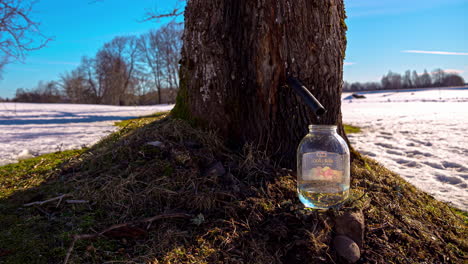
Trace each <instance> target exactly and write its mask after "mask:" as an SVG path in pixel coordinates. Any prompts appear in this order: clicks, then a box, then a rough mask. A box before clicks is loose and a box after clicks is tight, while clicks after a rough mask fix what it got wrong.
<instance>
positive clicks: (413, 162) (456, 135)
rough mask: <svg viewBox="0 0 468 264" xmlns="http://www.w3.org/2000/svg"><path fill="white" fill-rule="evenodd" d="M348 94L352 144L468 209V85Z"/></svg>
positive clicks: (346, 111)
mask: <svg viewBox="0 0 468 264" xmlns="http://www.w3.org/2000/svg"><path fill="white" fill-rule="evenodd" d="M361 94H364V95H365V96H366V99H349V98H350V95H351V94H349V93H347V94H343V97H342V98H343V100H342V112H343V121H344V122H345V123H348V124H352V125H356V126H359V127H361V128H363V132H362V133H358V134H351V135H348V137H349V139H350V141H351V144H352V145H353V146H354V147H355V148H357V149H358V150H359V151H360V152H361V153H363V154H366V155H368V156H370V157H372V158H374V159H376V160H377V161H378V162H380V163H382V164H383V165H385V166H386V167H387V168H389V169H391V170H393V171H395V172H397V173H399V174H400V175H402V176H403V178H405V179H406V180H408V181H409V182H411V183H412V184H414V185H415V186H416V187H418V188H419V189H421V190H424V191H426V192H428V193H430V194H432V195H434V197H436V198H437V199H439V200H441V201H445V202H450V203H452V204H453V205H454V206H456V207H458V208H460V209H462V210H468V188H467V187H468V89H466V88H465V89H440V90H439V89H430V90H419V91H409V92H395V91H389V92H381V93H361Z"/></svg>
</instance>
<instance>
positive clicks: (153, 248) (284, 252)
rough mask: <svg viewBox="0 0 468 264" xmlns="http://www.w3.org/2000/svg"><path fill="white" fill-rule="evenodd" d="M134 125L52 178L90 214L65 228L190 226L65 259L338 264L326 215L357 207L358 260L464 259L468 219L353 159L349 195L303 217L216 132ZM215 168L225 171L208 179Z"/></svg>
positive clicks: (111, 242) (283, 183) (279, 178)
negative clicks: (361, 239)
mask: <svg viewBox="0 0 468 264" xmlns="http://www.w3.org/2000/svg"><path fill="white" fill-rule="evenodd" d="M152 120H153V119H152ZM135 122H140V123H138V125H136V124H137V123H128V124H127V125H126V127H125V128H123V129H122V130H121V131H120V132H118V133H116V134H114V135H112V136H110V137H109V138H108V139H106V140H105V141H103V142H101V143H100V144H98V145H96V146H95V147H93V148H92V149H90V150H89V151H88V152H87V153H85V154H83V155H81V156H80V157H79V158H78V159H75V160H74V163H73V164H72V165H71V166H67V167H66V169H65V170H63V171H62V172H61V173H60V177H59V178H61V179H64V181H63V183H64V184H65V185H66V186H69V187H70V190H72V191H70V192H71V193H72V194H73V196H74V197H75V198H76V199H85V200H89V201H91V203H90V205H89V208H87V209H86V210H87V211H86V212H85V213H84V212H82V211H78V209H77V208H75V209H73V210H72V209H70V208H68V209H67V210H69V211H70V210H71V213H73V214H74V215H75V216H74V217H72V219H73V221H75V222H77V225H80V223H82V222H83V221H84V220H83V219H85V218H83V215H85V216H89V214H92V221H90V222H89V223H88V224H86V225H81V228H79V229H77V228H72V229H71V230H70V231H68V233H70V234H80V233H91V234H92V233H95V232H98V231H99V230H104V229H106V228H107V227H109V226H111V225H114V224H119V223H127V222H135V221H138V220H141V219H144V218H146V217H150V216H154V215H161V214H165V213H174V212H178V213H186V214H190V215H191V219H176V218H175V219H166V220H157V221H154V222H152V223H151V225H140V226H135V228H139V229H138V230H140V229H143V230H144V231H145V232H146V233H145V236H143V237H141V236H132V235H129V234H120V235H121V237H118V238H117V237H115V236H114V237H105V236H104V237H101V238H99V239H97V240H83V241H78V242H77V245H76V247H75V250H74V252H73V254H72V255H71V259H70V263H103V262H106V261H117V260H118V261H120V263H269V264H270V263H336V262H337V260H336V257H335V255H334V252H333V250H332V249H331V248H330V246H329V245H330V244H331V239H332V238H333V236H334V233H333V226H334V218H335V217H336V216H337V215H340V214H341V213H342V212H343V211H345V210H356V209H357V210H363V212H364V215H365V218H366V223H367V225H366V232H365V246H364V252H363V254H362V258H361V260H360V263H423V262H426V263H462V262H463V261H464V260H466V252H467V242H466V231H467V229H466V223H464V222H463V219H466V217H465V218H463V216H460V215H459V214H458V212H456V211H454V209H452V208H450V207H448V206H447V205H445V204H443V203H441V202H438V201H436V200H434V199H433V198H432V197H430V196H429V195H427V194H425V193H423V192H421V191H419V190H417V189H416V188H414V187H413V186H412V185H410V184H409V183H407V182H405V181H404V180H402V179H401V178H400V177H399V176H398V175H396V174H394V173H392V172H390V171H388V170H387V169H385V168H383V167H381V166H380V165H379V164H377V163H376V162H375V161H372V160H370V159H367V158H363V157H361V156H360V155H359V154H358V153H355V152H354V153H353V156H354V159H353V163H352V172H351V173H352V188H353V191H352V196H351V197H352V198H351V199H350V200H349V201H348V202H347V203H346V204H345V205H344V207H342V208H341V209H340V210H337V209H335V210H329V211H325V212H318V211H308V210H305V209H303V207H302V205H301V204H300V202H299V201H298V199H297V197H296V181H295V177H294V175H293V171H291V170H287V169H282V168H279V167H278V166H276V165H275V164H274V163H272V161H271V160H270V159H269V157H268V156H267V155H266V154H265V153H264V152H261V151H258V150H256V148H255V147H254V146H252V145H246V146H244V148H243V150H242V151H241V152H233V151H230V150H229V149H227V148H226V147H225V146H224V145H223V142H222V141H221V140H220V139H219V138H218V137H217V136H216V133H214V132H207V131H202V130H199V129H195V128H193V127H191V126H190V125H189V124H187V123H186V122H184V121H181V120H178V119H173V118H171V117H162V118H159V119H158V120H156V121H154V122H151V123H148V122H146V123H145V122H142V121H141V120H140V121H138V120H136V121H135ZM150 141H161V142H163V143H164V147H163V148H158V147H154V146H150V145H147V144H146V143H147V142H150ZM77 160H79V161H77ZM216 162H220V163H221V164H222V165H223V167H224V168H225V170H226V173H224V174H217V173H214V174H209V173H207V169H208V168H210V166H211V165H212V164H214V163H216ZM61 210H65V209H61ZM69 211H67V212H69ZM86 219H87V218H86ZM57 228H58V230H62V229H63V230H65V229H67V227H66V226H65V224H64V226H63V227H60V226H59V227H57ZM69 229H70V228H68V230H69ZM43 235H44V236H47V235H46V234H43ZM49 236H53V234H50V235H49ZM69 242H70V241H69V240H66V241H65V243H63V241H62V247H64V248H66V247H67V246H68V244H69ZM56 243H57V242H56ZM0 260H1V258H0Z"/></svg>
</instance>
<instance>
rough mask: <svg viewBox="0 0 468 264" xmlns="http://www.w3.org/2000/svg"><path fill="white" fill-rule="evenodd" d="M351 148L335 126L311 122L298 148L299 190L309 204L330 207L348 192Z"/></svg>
mask: <svg viewBox="0 0 468 264" xmlns="http://www.w3.org/2000/svg"><path fill="white" fill-rule="evenodd" d="M349 162H350V156H349V148H348V145H347V144H346V141H345V140H344V139H343V138H342V137H341V136H340V135H338V133H337V132H336V126H331V125H310V126H309V134H307V135H306V136H305V137H304V138H303V139H302V141H301V143H300V144H299V147H298V149H297V192H298V196H299V199H300V200H301V202H302V203H303V204H304V205H305V206H306V207H309V208H317V209H327V208H331V207H334V206H337V205H339V204H341V203H343V202H344V201H345V200H346V199H347V198H348V195H349V181H350V176H349V169H350V164H349Z"/></svg>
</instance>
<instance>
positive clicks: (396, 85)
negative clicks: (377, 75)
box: [343, 69, 465, 92]
mask: <svg viewBox="0 0 468 264" xmlns="http://www.w3.org/2000/svg"><path fill="white" fill-rule="evenodd" d="M463 85H465V80H464V79H463V77H461V76H460V75H458V74H456V73H450V72H445V71H444V70H442V69H435V70H434V71H432V72H431V73H428V72H427V70H424V73H423V74H418V73H417V72H416V71H411V70H407V71H406V72H405V73H404V74H403V75H401V74H399V73H394V72H392V71H389V72H388V73H387V74H386V75H384V76H383V77H382V79H381V81H380V82H366V83H360V82H354V83H349V82H344V83H343V91H349V92H355V91H369V90H398V89H410V88H428V87H450V86H463Z"/></svg>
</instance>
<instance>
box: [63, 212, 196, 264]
mask: <svg viewBox="0 0 468 264" xmlns="http://www.w3.org/2000/svg"><path fill="white" fill-rule="evenodd" d="M191 217H192V215H190V214H186V213H167V214H160V215H156V216H153V217H149V218H145V219H142V220H137V221H133V222H128V223H122V224H115V225H112V226H110V227H108V228H106V229H104V230H102V231H101V232H99V233H95V234H81V235H74V236H73V240H72V243H71V244H70V247H69V248H68V250H67V255H66V256H65V260H64V262H63V264H67V263H68V260H69V259H70V256H71V253H72V252H73V248H74V247H75V243H76V241H78V240H80V239H96V238H98V237H100V236H104V235H105V234H106V233H108V232H110V231H112V230H115V229H119V228H122V227H127V226H131V225H136V224H141V223H152V222H153V221H156V220H159V219H168V218H191Z"/></svg>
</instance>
